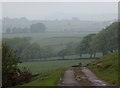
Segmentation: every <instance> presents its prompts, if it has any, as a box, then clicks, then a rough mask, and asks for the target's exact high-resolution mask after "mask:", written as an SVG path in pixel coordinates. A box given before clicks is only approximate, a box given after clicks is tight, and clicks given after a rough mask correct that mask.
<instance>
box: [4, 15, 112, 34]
mask: <svg viewBox="0 0 120 88" xmlns="http://www.w3.org/2000/svg"><path fill="white" fill-rule="evenodd" d="M38 22H40V23H44V24H45V25H46V27H47V31H64V32H71V31H72V32H73V31H100V30H101V29H103V28H104V27H105V26H107V25H109V24H110V23H111V21H87V20H79V19H78V18H76V17H74V18H72V19H71V20H57V19H56V20H28V19H27V18H25V17H22V18H8V17H7V18H4V19H3V20H2V25H3V26H2V27H3V28H2V29H3V32H4V33H5V32H6V29H7V28H29V27H30V25H32V24H34V23H38Z"/></svg>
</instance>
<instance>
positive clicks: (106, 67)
mask: <svg viewBox="0 0 120 88" xmlns="http://www.w3.org/2000/svg"><path fill="white" fill-rule="evenodd" d="M98 64H102V65H101V67H98ZM89 68H90V69H91V70H92V71H93V72H95V74H96V75H97V76H98V77H99V78H100V79H102V80H105V81H106V82H108V83H110V84H115V85H120V84H119V83H118V53H117V52H115V53H112V54H108V55H106V56H104V57H101V58H100V59H98V60H97V61H96V62H95V64H94V65H93V64H92V63H91V64H90V66H89Z"/></svg>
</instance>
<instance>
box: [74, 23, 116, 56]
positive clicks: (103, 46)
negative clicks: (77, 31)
mask: <svg viewBox="0 0 120 88" xmlns="http://www.w3.org/2000/svg"><path fill="white" fill-rule="evenodd" d="M117 50H118V22H114V23H112V24H111V25H109V26H107V27H106V28H104V29H103V30H102V31H100V32H99V33H97V34H89V35H87V36H85V37H84V38H83V39H82V40H81V42H80V44H79V45H78V46H77V49H76V52H77V53H78V54H80V58H82V54H84V53H89V54H90V58H95V54H96V53H97V52H101V53H103V55H106V54H107V53H110V52H114V51H117ZM93 54H94V55H93ZM92 56H93V57H92Z"/></svg>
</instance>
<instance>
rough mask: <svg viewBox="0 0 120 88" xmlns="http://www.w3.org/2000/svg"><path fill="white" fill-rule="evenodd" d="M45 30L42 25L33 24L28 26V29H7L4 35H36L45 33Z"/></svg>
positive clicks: (44, 26)
mask: <svg viewBox="0 0 120 88" xmlns="http://www.w3.org/2000/svg"><path fill="white" fill-rule="evenodd" d="M46 29H47V27H46V25H45V24H43V23H35V24H32V25H30V27H29V28H27V27H25V28H22V27H13V28H7V29H6V33H29V32H31V33H34V32H35V33H37V32H45V31H46Z"/></svg>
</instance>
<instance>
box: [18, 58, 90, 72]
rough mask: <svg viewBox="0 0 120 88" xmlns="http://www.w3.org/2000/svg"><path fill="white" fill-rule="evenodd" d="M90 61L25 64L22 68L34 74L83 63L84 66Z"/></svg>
mask: <svg viewBox="0 0 120 88" xmlns="http://www.w3.org/2000/svg"><path fill="white" fill-rule="evenodd" d="M89 61H90V60H59V61H40V62H23V63H21V64H19V66H20V67H26V68H28V69H30V70H31V72H33V73H40V72H45V71H50V70H54V69H59V68H67V67H70V66H72V65H75V64H78V63H80V62H82V63H83V64H84V65H85V64H86V63H88V62H89Z"/></svg>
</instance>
